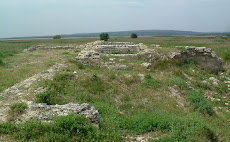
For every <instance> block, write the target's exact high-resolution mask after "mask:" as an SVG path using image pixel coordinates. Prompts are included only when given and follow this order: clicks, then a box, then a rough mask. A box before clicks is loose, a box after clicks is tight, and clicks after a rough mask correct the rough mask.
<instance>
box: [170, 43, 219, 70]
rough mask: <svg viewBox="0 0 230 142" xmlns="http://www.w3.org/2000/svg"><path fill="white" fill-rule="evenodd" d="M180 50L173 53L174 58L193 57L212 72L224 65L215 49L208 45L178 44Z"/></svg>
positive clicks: (203, 67) (202, 66)
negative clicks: (207, 46)
mask: <svg viewBox="0 0 230 142" xmlns="http://www.w3.org/2000/svg"><path fill="white" fill-rule="evenodd" d="M178 47H179V48H182V50H181V51H180V52H174V53H173V54H172V58H173V59H192V60H194V61H196V62H197V64H198V65H199V66H200V67H201V68H202V69H206V70H208V71H210V72H212V73H218V72H219V71H220V69H221V66H222V60H221V58H219V57H218V56H217V55H216V53H215V52H214V51H212V50H211V49H210V48H206V47H194V46H178Z"/></svg>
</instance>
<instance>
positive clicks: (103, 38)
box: [100, 33, 109, 41]
mask: <svg viewBox="0 0 230 142" xmlns="http://www.w3.org/2000/svg"><path fill="white" fill-rule="evenodd" d="M108 39H109V34H108V33H102V34H100V40H104V41H107V40H108Z"/></svg>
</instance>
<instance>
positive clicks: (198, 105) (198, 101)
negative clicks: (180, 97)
mask: <svg viewBox="0 0 230 142" xmlns="http://www.w3.org/2000/svg"><path fill="white" fill-rule="evenodd" d="M187 100H188V101H189V102H190V103H191V105H192V106H193V107H194V109H195V110H198V111H200V112H202V113H205V112H207V113H208V114H209V115H213V114H214V110H213V107H212V104H211V103H210V102H209V101H208V100H206V99H205V98H204V96H203V95H202V94H201V93H199V92H196V91H189V92H188V94H187Z"/></svg>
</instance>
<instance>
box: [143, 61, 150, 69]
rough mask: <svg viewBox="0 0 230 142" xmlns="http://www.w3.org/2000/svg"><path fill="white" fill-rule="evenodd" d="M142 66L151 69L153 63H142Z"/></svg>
mask: <svg viewBox="0 0 230 142" xmlns="http://www.w3.org/2000/svg"><path fill="white" fill-rule="evenodd" d="M141 65H142V66H144V67H146V68H149V67H150V66H151V65H152V64H151V63H146V62H145V63H142V64H141Z"/></svg>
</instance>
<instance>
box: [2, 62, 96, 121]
mask: <svg viewBox="0 0 230 142" xmlns="http://www.w3.org/2000/svg"><path fill="white" fill-rule="evenodd" d="M66 67H67V66H66V65H64V64H56V65H54V66H52V67H51V68H50V69H48V70H46V71H44V72H41V73H38V74H35V75H33V76H31V77H29V78H27V79H25V80H23V81H21V82H19V83H17V84H15V85H14V86H12V87H10V88H8V89H6V90H4V91H3V92H1V93H0V98H1V99H0V122H7V119H8V111H9V109H10V107H9V106H10V105H11V104H14V103H17V102H24V103H26V104H27V105H28V108H27V109H26V111H25V112H24V113H23V114H22V115H21V116H20V117H19V119H18V118H17V119H16V120H17V121H16V122H18V123H20V122H25V121H28V120H30V119H37V120H41V121H44V122H45V121H46V122H49V121H50V120H51V119H52V118H53V117H54V116H65V115H68V114H74V115H81V116H83V117H85V118H86V119H88V120H90V121H91V122H98V120H99V119H100V115H99V112H98V111H97V110H96V109H95V108H94V107H92V106H90V105H89V104H86V103H83V104H77V103H69V104H65V105H47V104H45V103H34V102H32V101H28V100H27V97H28V95H29V94H31V95H35V94H38V93H42V92H44V91H45V90H46V89H45V88H41V87H39V88H34V87H33V85H34V84H35V83H36V82H38V81H42V80H46V79H48V80H52V79H53V77H54V74H55V72H56V71H58V70H60V69H62V68H66Z"/></svg>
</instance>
